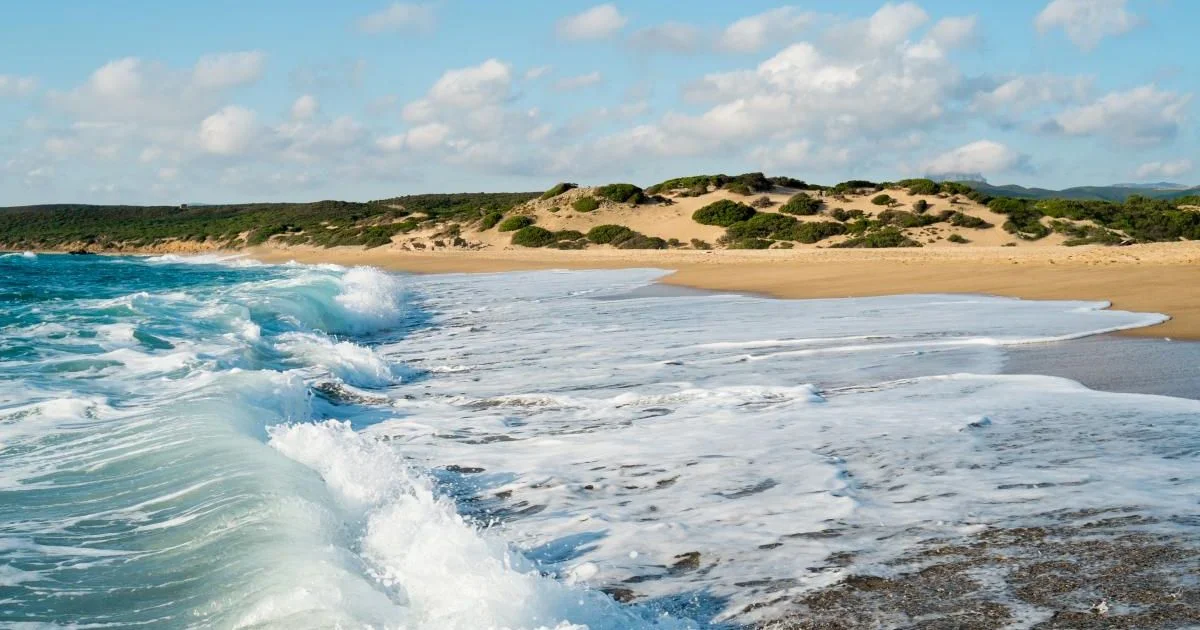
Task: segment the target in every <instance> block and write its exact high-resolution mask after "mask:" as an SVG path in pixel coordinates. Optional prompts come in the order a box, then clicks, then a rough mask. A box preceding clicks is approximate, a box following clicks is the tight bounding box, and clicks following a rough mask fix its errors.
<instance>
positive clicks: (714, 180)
mask: <svg viewBox="0 0 1200 630" xmlns="http://www.w3.org/2000/svg"><path fill="white" fill-rule="evenodd" d="M775 180H783V181H791V182H796V181H798V180H792V179H791V178H786V177H785V178H778V177H777V178H768V177H767V176H766V175H763V174H762V173H742V174H741V175H725V174H720V175H692V176H690V177H676V178H675V179H668V180H667V181H665V182H659V183H657V184H655V185H653V186H651V187H649V188H647V189H646V194H648V195H658V194H661V193H669V192H672V191H676V190H679V191H685V192H686V193H687V194H688V196H692V197H697V196H700V195H703V194H705V193H707V192H708V189H709V188H710V187H711V188H714V189H716V188H725V189H726V190H729V191H730V192H734V193H736V194H741V195H746V196H749V195H752V194H754V193H756V192H768V191H770V190H771V188H773V187H774V186H776V185H783V184H777V183H776V181H775ZM799 183H800V184H803V183H804V182H799Z"/></svg>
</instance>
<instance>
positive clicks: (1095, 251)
mask: <svg viewBox="0 0 1200 630" xmlns="http://www.w3.org/2000/svg"><path fill="white" fill-rule="evenodd" d="M39 253H40V252H39ZM47 253H63V252H47ZM97 253H101V254H114V255H123V254H126V255H147V254H148V255H162V254H178V255H204V254H212V255H240V256H246V257H248V258H251V259H254V260H259V261H262V262H267V263H284V262H288V261H296V262H300V263H312V264H318V263H334V264H340V265H345V266H354V265H370V266H375V267H379V268H382V269H386V270H390V271H403V272H408V273H422V274H424V273H501V272H508V271H530V270H541V269H627V268H639V267H640V268H657V269H664V270H668V271H670V273H669V274H668V275H666V276H664V277H663V278H661V279H660V280H659V281H658V282H659V283H661V284H664V285H671V286H681V287H689V288H694V289H702V290H707V291H720V292H737V293H747V294H754V295H761V296H765V297H773V298H781V299H819V298H847V297H872V296H882V295H903V294H918V293H949V294H974V295H996V296H1002V297H1012V298H1021V299H1030V300H1079V301H1092V302H1105V303H1108V304H1110V308H1113V309H1117V310H1125V311H1136V312H1149V313H1162V314H1164V315H1167V316H1168V317H1170V319H1169V320H1168V321H1166V322H1164V323H1162V324H1157V325H1154V326H1149V327H1144V328H1135V329H1131V330H1126V331H1121V332H1118V333H1115V334H1118V335H1122V336H1134V337H1149V338H1172V339H1188V340H1200V291H1196V289H1195V287H1197V286H1200V242H1196V241H1183V242H1175V243H1147V244H1139V245H1132V246H1128V247H1106V246H1083V247H962V248H956V249H950V248H896V249H792V250H761V251H753V250H707V251H701V250H619V249H614V248H609V247H604V248H594V249H586V250H573V251H572V250H566V251H564V250H545V249H524V248H489V249H482V250H442V251H433V252H413V251H403V250H397V249H393V248H385V247H381V248H376V249H363V248H361V247H334V248H328V249H326V248H319V247H303V246H302V247H286V248H281V247H262V246H259V247H252V248H244V249H239V250H220V249H216V248H206V247H203V246H200V247H156V248H150V249H129V250H122V251H106V252H97Z"/></svg>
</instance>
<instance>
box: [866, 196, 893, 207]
mask: <svg viewBox="0 0 1200 630" xmlns="http://www.w3.org/2000/svg"><path fill="white" fill-rule="evenodd" d="M893 201H895V199H892V198H891V196H890V195H875V196H874V197H871V203H873V204H875V205H877V206H886V205H889V204H891V203H892V202H893Z"/></svg>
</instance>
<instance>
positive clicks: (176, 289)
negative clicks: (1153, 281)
mask: <svg viewBox="0 0 1200 630" xmlns="http://www.w3.org/2000/svg"><path fill="white" fill-rule="evenodd" d="M665 273H666V272H664V271H662V270H655V269H633V270H607V271H534V272H521V273H500V274H473V275H457V274H447V275H404V274H393V273H387V272H384V271H380V270H378V269H373V268H365V267H357V268H346V267H339V266H333V265H299V264H288V265H265V264H258V263H255V262H252V261H249V260H246V259H242V258H236V257H215V256H208V257H193V258H183V257H175V256H160V257H118V256H65V255H46V254H34V253H13V254H6V255H3V257H2V258H0V627H5V628H8V627H12V628H60V627H71V628H134V627H138V628H289V629H290V628H403V629H410V630H425V629H434V630H457V629H463V630H466V629H471V630H475V629H482V628H509V629H514V630H517V629H522V630H525V629H535V628H548V629H549V628H553V629H560V630H561V629H583V628H589V629H592V630H609V629H612V630H616V629H637V628H656V629H658V628H661V629H674V628H737V627H744V626H748V625H749V624H752V623H756V622H758V621H761V620H763V619H769V618H771V616H772V615H775V616H778V615H786V614H787V613H788V610H787V608H788V602H789V601H790V600H789V597H792V596H794V595H796V594H799V593H804V592H807V591H811V590H813V589H820V588H824V587H828V586H829V585H831V584H835V583H837V582H838V581H839V580H841V579H843V578H844V577H846V576H847V575H849V574H852V573H858V572H874V573H878V572H880V571H886V570H887V567H888V566H889V562H890V561H891V560H892V559H894V558H896V557H897V556H899V555H900V554H903V553H906V552H908V551H910V550H912V549H915V548H920V547H921V546H922V545H926V544H929V543H930V541H945V540H954V539H957V538H963V537H969V536H972V535H975V534H978V533H979V532H981V531H986V530H987V529H988V528H992V527H1010V526H1021V525H1028V524H1033V523H1038V522H1045V521H1046V520H1048V519H1052V518H1054V515H1056V514H1063V513H1067V512H1070V513H1072V514H1076V515H1080V514H1083V515H1087V514H1105V513H1110V511H1111V510H1120V513H1121V514H1123V515H1133V516H1138V517H1141V520H1140V521H1139V522H1140V523H1143V524H1146V525H1145V526H1146V527H1150V528H1152V529H1155V530H1156V531H1159V532H1166V533H1168V534H1169V533H1171V532H1181V533H1183V532H1186V533H1190V534H1195V533H1196V531H1197V528H1200V519H1197V517H1196V515H1197V514H1198V513H1200V504H1198V499H1197V497H1198V495H1200V493H1198V492H1197V489H1198V488H1200V486H1198V485H1197V484H1198V482H1200V425H1198V419H1200V401H1197V400H1194V399H1189V398H1187V397H1186V396H1187V395H1188V391H1189V384H1190V387H1192V388H1194V387H1195V382H1196V380H1195V379H1194V378H1191V377H1184V378H1180V377H1178V376H1177V375H1176V378H1175V381H1174V385H1173V386H1172V388H1169V392H1168V393H1172V394H1175V395H1172V396H1167V395H1160V393H1159V392H1155V393H1129V392H1128V391H1126V392H1117V391H1104V389H1103V388H1102V386H1103V385H1104V383H1103V382H1101V383H1099V386H1098V385H1097V383H1091V384H1092V386H1093V388H1089V387H1088V386H1086V385H1085V384H1084V383H1082V382H1080V380H1088V379H1093V380H1095V379H1097V378H1099V379H1100V380H1101V381H1103V380H1104V378H1107V379H1108V382H1109V383H1116V384H1117V386H1116V387H1115V389H1121V387H1120V385H1121V384H1122V383H1123V384H1126V385H1129V387H1127V388H1125V389H1129V390H1132V391H1139V390H1140V391H1145V388H1144V387H1142V386H1140V385H1139V384H1138V383H1139V379H1138V378H1133V379H1132V380H1130V379H1125V380H1122V379H1121V378H1120V377H1119V374H1116V373H1121V372H1127V373H1141V372H1140V371H1141V370H1143V369H1144V370H1151V368H1149V367H1147V365H1146V364H1147V363H1148V360H1145V359H1144V360H1141V361H1133V360H1125V361H1124V362H1123V363H1122V362H1120V361H1118V362H1117V363H1113V364H1112V366H1111V367H1110V368H1108V369H1107V370H1099V373H1100V374H1101V377H1103V378H1101V377H1097V376H1096V375H1095V374H1094V372H1096V370H1095V369H1092V372H1088V371H1087V369H1086V366H1087V365H1089V364H1094V363H1095V362H1096V361H1097V357H1099V360H1101V361H1102V360H1103V348H1104V347H1109V346H1102V348H1101V350H1097V351H1092V352H1086V353H1085V352H1082V351H1074V350H1072V351H1071V352H1074V355H1073V356H1075V358H1074V359H1071V360H1067V361H1066V362H1065V363H1063V362H1061V361H1060V362H1059V363H1058V364H1057V365H1056V364H1055V362H1054V361H1053V360H1049V359H1047V358H1046V356H1047V355H1046V353H1047V352H1048V350H1047V349H1048V348H1050V349H1052V348H1076V347H1083V346H1076V345H1074V344H1087V343H1095V342H1094V339H1104V337H1093V336H1096V335H1102V334H1104V333H1109V332H1112V331H1118V330H1122V329H1129V328H1134V327H1141V326H1148V325H1153V324H1155V323H1159V322H1161V321H1163V320H1164V319H1165V317H1164V316H1163V315H1160V314H1153V313H1131V312H1121V311H1114V310H1109V309H1107V308H1106V307H1107V306H1108V305H1107V304H1104V303H1098V302H1078V301H1024V300H1017V299H1008V298H999V297H987V296H967V295H906V296H894V297H877V298H862V299H836V300H773V299H766V298H760V297H754V296H745V295H730V294H706V293H699V292H685V293H682V294H675V293H672V292H666V293H664V292H661V291H657V290H655V289H654V288H653V287H654V286H655V285H654V283H655V281H656V280H657V279H659V278H661V277H662V276H663V275H665ZM1085 338H1089V339H1085ZM1145 352H1148V351H1145ZM1145 352H1143V354H1141V355H1137V354H1136V353H1135V354H1134V355H1133V356H1142V357H1146V356H1150V355H1147V354H1145ZM1155 352H1157V351H1155ZM1178 352H1186V349H1185V350H1179V351H1178ZM1068 354H1070V352H1068ZM1154 356H1158V355H1157V354H1156V355H1154ZM1187 356H1189V357H1191V358H1193V359H1194V358H1195V357H1196V356H1197V355H1196V354H1195V352H1194V351H1192V354H1190V355H1187ZM1062 365H1066V366H1067V367H1066V368H1064V367H1062ZM1176 365H1177V366H1179V365H1183V366H1185V367H1184V368H1183V369H1187V367H1186V366H1188V365H1189V364H1188V363H1186V362H1185V361H1183V360H1180V361H1176ZM1014 366H1016V367H1015V368H1014ZM1071 366H1074V367H1071ZM1190 366H1191V367H1194V363H1192V364H1190ZM1072 370H1075V371H1076V372H1078V373H1079V374H1081V375H1082V376H1078V375H1077V378H1078V379H1079V380H1076V379H1073V378H1067V376H1072V375H1075V374H1074V373H1070V374H1068V373H1066V372H1071V371H1072ZM1080 370H1082V372H1080ZM1160 371H1161V372H1163V373H1167V372H1171V373H1174V372H1178V370H1177V369H1176V370H1166V369H1161V370H1160ZM1085 372H1086V373H1085ZM1153 373H1154V372H1153V371H1150V372H1147V374H1153ZM1051 374H1055V375H1051ZM1191 374H1192V375H1193V376H1194V374H1195V373H1194V372H1192V373H1191ZM1141 380H1143V381H1144V380H1147V379H1146V378H1141ZM1191 391H1193V397H1195V392H1194V389H1193V390H1191ZM831 557H839V558H843V559H847V558H849V559H851V560H847V561H841V562H831V561H830V558H831Z"/></svg>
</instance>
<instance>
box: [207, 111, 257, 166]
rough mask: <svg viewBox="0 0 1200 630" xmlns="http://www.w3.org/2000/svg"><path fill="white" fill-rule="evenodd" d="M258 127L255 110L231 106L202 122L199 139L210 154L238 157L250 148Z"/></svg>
mask: <svg viewBox="0 0 1200 630" xmlns="http://www.w3.org/2000/svg"><path fill="white" fill-rule="evenodd" d="M257 125H258V117H257V115H255V113H254V111H253V110H250V109H246V108H245V107H240V106H237V105H230V106H227V107H224V108H222V109H221V110H220V111H218V112H216V113H215V114H213V115H211V116H209V117H207V118H205V119H204V120H203V121H201V122H200V130H199V133H198V134H197V138H198V140H199V141H200V146H201V147H202V148H203V149H204V150H205V151H208V152H209V153H216V154H219V155H236V154H238V153H241V152H243V151H245V150H246V148H248V147H249V146H250V143H251V141H252V140H253V139H254V135H255V133H256V132H257Z"/></svg>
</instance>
